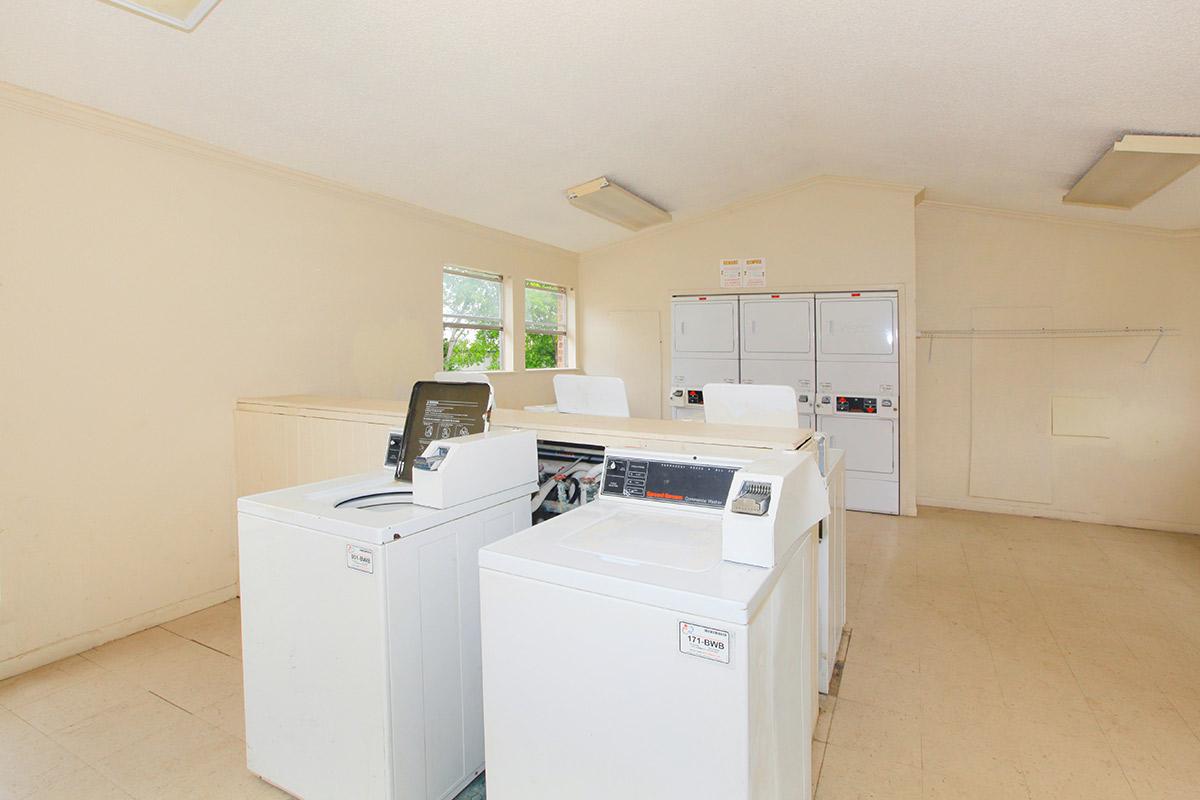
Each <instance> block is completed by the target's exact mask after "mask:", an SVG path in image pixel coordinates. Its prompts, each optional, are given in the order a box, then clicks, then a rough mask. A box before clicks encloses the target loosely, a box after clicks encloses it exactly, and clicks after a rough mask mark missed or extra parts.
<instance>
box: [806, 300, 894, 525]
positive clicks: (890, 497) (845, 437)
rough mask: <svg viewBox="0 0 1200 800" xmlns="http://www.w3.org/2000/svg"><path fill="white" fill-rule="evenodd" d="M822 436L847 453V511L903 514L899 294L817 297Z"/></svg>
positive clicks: (819, 416)
mask: <svg viewBox="0 0 1200 800" xmlns="http://www.w3.org/2000/svg"><path fill="white" fill-rule="evenodd" d="M816 305H817V404H816V416H817V426H816V427H817V430H819V431H822V432H824V433H825V434H827V435H828V436H829V438H830V445H831V446H832V447H836V448H838V449H840V450H844V451H845V452H846V508H848V509H853V510H855V511H876V512H881V513H884V514H899V513H900V408H899V406H900V359H899V351H900V338H899V336H898V330H897V295H896V293H895V292H840V293H829V294H818V295H817V296H816Z"/></svg>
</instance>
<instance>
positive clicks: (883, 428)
mask: <svg viewBox="0 0 1200 800" xmlns="http://www.w3.org/2000/svg"><path fill="white" fill-rule="evenodd" d="M895 426H896V421H895V420H890V419H857V418H852V417H835V416H822V417H818V418H817V430H820V431H824V432H825V433H827V434H829V446H830V447H836V448H838V449H839V450H845V451H846V469H847V470H848V471H851V472H869V473H873V474H875V475H878V476H881V477H884V476H889V475H894V474H895V473H896V467H897V461H898V458H897V456H898V454H897V452H896V447H895Z"/></svg>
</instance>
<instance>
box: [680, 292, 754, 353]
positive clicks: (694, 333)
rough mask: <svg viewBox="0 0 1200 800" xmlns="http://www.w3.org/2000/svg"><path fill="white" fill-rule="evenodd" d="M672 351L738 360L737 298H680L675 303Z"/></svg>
mask: <svg viewBox="0 0 1200 800" xmlns="http://www.w3.org/2000/svg"><path fill="white" fill-rule="evenodd" d="M671 352H672V353H673V354H674V355H677V356H687V357H691V358H733V359H736V358H737V357H738V308H737V298H736V297H711V298H705V299H701V298H699V297H697V298H677V299H676V300H675V301H674V302H673V303H672V304H671Z"/></svg>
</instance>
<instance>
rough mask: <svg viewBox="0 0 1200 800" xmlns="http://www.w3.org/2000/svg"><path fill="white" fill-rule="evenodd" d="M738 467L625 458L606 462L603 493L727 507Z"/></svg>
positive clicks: (661, 501) (701, 506)
mask: <svg viewBox="0 0 1200 800" xmlns="http://www.w3.org/2000/svg"><path fill="white" fill-rule="evenodd" d="M738 469H739V468H738V467H730V466H725V465H722V464H706V463H704V462H701V461H682V462H680V461H660V460H657V459H651V458H648V459H637V458H628V457H625V456H609V457H607V458H606V459H605V460H604V485H603V488H602V489H601V493H602V494H605V495H608V496H610V497H625V498H631V499H637V500H648V501H656V502H660V503H674V504H677V505H686V506H698V507H700V508H717V509H720V508H724V507H725V499H726V498H727V497H728V496H729V487H730V485H731V484H732V483H733V474H734V473H735V472H737V471H738Z"/></svg>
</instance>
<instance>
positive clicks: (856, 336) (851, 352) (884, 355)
mask: <svg viewBox="0 0 1200 800" xmlns="http://www.w3.org/2000/svg"><path fill="white" fill-rule="evenodd" d="M898 352H899V341H898V335H897V325H896V295H895V293H893V292H854V293H844V294H827V295H819V296H818V297H817V358H818V359H819V360H827V361H896V360H897V354H898Z"/></svg>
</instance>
